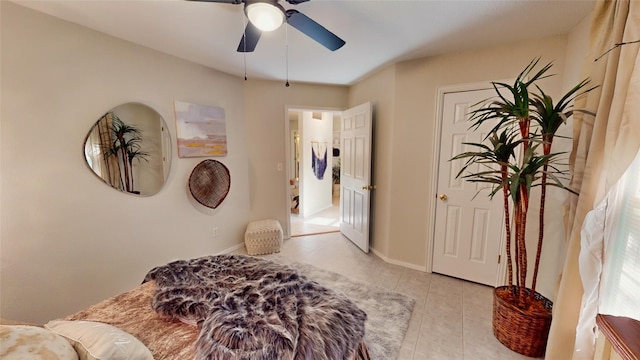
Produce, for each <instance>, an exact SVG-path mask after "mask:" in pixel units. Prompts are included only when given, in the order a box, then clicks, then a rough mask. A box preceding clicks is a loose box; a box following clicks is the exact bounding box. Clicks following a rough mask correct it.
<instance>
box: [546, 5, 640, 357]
mask: <svg viewBox="0 0 640 360" xmlns="http://www.w3.org/2000/svg"><path fill="white" fill-rule="evenodd" d="M637 40H640V2H637V1H630V0H618V1H600V2H599V3H598V4H597V5H596V8H595V9H594V13H593V18H592V24H591V32H590V45H589V53H588V54H587V58H586V59H585V65H584V68H583V76H584V77H588V78H590V79H591V80H592V84H593V85H600V87H599V88H598V89H597V90H595V91H592V92H590V93H589V94H588V95H587V96H585V97H583V98H581V99H578V100H576V104H575V108H576V109H587V110H590V111H593V112H595V113H596V116H595V117H594V116H591V115H587V114H575V115H574V132H573V141H574V146H573V151H572V154H571V158H570V166H571V170H572V179H571V183H570V186H571V188H573V189H575V190H577V191H579V193H580V195H579V196H578V197H575V196H573V197H570V198H569V200H568V203H567V208H566V214H565V217H566V218H565V224H566V229H567V236H566V239H567V241H568V243H567V254H566V258H565V263H564V267H563V272H562V275H561V278H560V282H559V287H558V292H557V296H556V300H555V304H554V308H553V321H552V323H551V331H550V334H549V341H548V345H547V352H546V356H545V358H546V359H547V360H555V359H562V360H565V359H571V358H575V359H579V358H580V354H579V353H577V354H575V356H574V344H575V331H576V325H577V322H578V316H579V313H580V309H581V302H582V295H583V287H582V283H581V279H580V273H579V268H578V256H579V253H580V231H581V228H582V225H583V222H584V218H585V215H586V214H587V213H588V212H589V211H590V210H592V209H593V208H594V207H595V206H596V205H597V204H598V203H599V202H600V201H601V200H602V199H603V198H604V196H605V195H606V193H607V191H608V190H609V189H610V188H611V186H613V185H614V184H615V183H616V181H617V180H618V179H619V178H620V176H621V175H622V174H623V173H624V171H625V169H626V168H627V167H628V166H629V164H630V163H631V162H632V160H633V158H634V156H635V155H636V153H637V151H638V148H640V73H639V72H640V64H639V63H638V49H639V48H640V45H639V44H638V43H632V44H628V45H622V46H618V47H616V48H615V49H613V50H612V51H610V52H608V53H607V54H606V55H604V56H602V57H600V56H601V55H603V54H604V53H605V52H607V51H608V50H610V49H611V48H614V47H615V45H616V44H618V43H622V42H634V41H637ZM597 58H599V59H598V60H597V61H594V60H595V59H597Z"/></svg>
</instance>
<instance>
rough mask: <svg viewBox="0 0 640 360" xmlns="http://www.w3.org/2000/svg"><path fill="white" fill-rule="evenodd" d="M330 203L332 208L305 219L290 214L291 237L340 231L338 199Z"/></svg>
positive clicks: (335, 198) (337, 197)
mask: <svg viewBox="0 0 640 360" xmlns="http://www.w3.org/2000/svg"><path fill="white" fill-rule="evenodd" d="M332 202H333V206H332V207H330V208H328V209H326V210H323V211H321V212H319V213H317V214H315V215H312V216H309V217H307V218H303V217H301V216H300V215H298V214H291V237H295V236H304V235H312V234H324V233H331V232H338V231H340V197H339V196H334V197H333V201H332Z"/></svg>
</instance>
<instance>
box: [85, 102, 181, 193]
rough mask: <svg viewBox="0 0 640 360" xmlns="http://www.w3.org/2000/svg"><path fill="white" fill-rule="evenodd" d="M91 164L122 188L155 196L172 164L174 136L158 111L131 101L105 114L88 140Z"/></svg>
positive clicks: (91, 131) (103, 177)
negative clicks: (172, 136)
mask: <svg viewBox="0 0 640 360" xmlns="http://www.w3.org/2000/svg"><path fill="white" fill-rule="evenodd" d="M84 157H85V160H86V162H87V165H88V166H89V168H90V169H91V170H92V171H93V173H94V174H96V176H98V178H100V179H101V180H102V181H104V182H105V183H106V184H107V185H109V186H111V187H113V188H114V189H117V190H119V191H122V192H125V193H129V194H133V195H140V196H151V195H154V194H156V193H158V192H159V191H160V190H161V189H162V187H163V186H164V184H165V182H166V180H167V178H168V176H169V170H170V168H171V136H170V135H169V131H168V130H167V124H166V123H165V121H164V119H163V118H162V116H160V114H158V112H156V111H155V110H154V109H152V108H150V107H149V106H147V105H144V104H140V103H127V104H122V105H119V106H117V107H115V108H113V109H111V110H109V111H108V112H106V113H105V114H104V115H102V116H101V117H100V118H99V119H98V121H96V123H95V124H94V125H93V127H91V129H90V130H89V133H88V134H87V137H86V139H85V141H84Z"/></svg>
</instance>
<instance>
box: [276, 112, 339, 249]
mask: <svg viewBox="0 0 640 360" xmlns="http://www.w3.org/2000/svg"><path fill="white" fill-rule="evenodd" d="M287 113H288V125H289V146H288V147H289V152H288V153H289V156H288V159H287V164H288V173H289V194H288V196H289V199H288V201H289V203H290V204H291V206H290V215H289V220H290V225H291V226H290V233H291V236H292V237H295V236H303V235H312V234H322V233H328V232H338V231H340V159H341V158H340V122H341V112H340V111H333V110H312V109H293V108H291V109H288V111H287Z"/></svg>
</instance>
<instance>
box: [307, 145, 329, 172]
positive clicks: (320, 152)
mask: <svg viewBox="0 0 640 360" xmlns="http://www.w3.org/2000/svg"><path fill="white" fill-rule="evenodd" d="M311 168H312V169H313V175H315V177H316V179H318V180H322V179H324V173H325V170H327V142H326V141H324V142H322V141H312V142H311Z"/></svg>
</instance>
